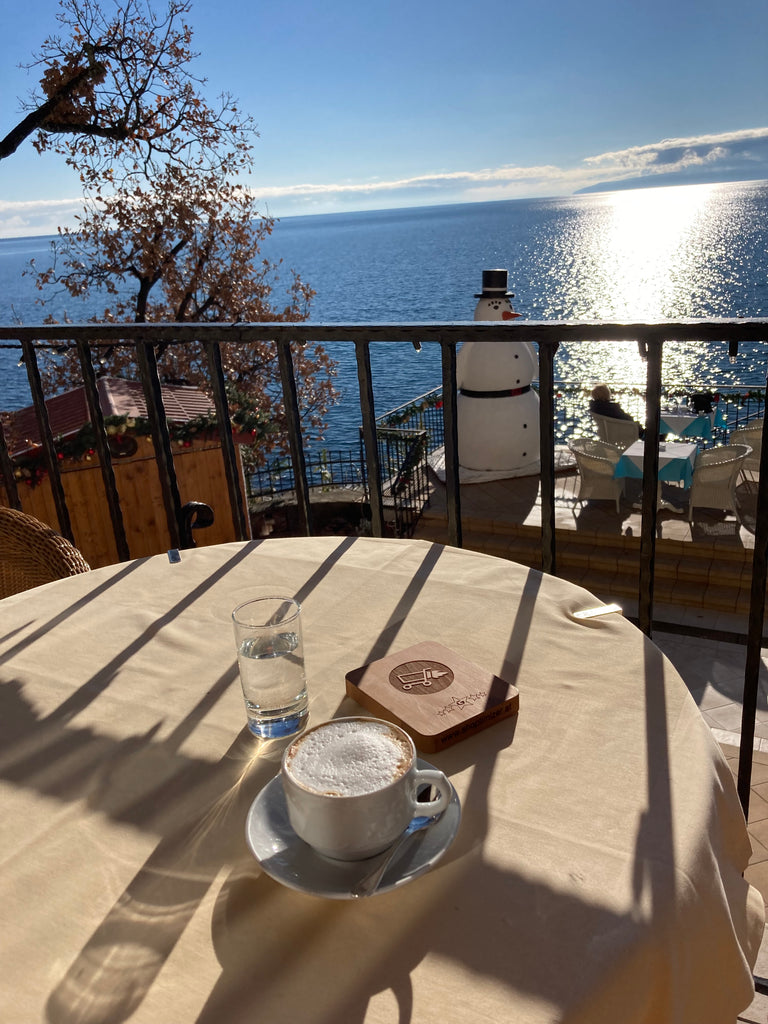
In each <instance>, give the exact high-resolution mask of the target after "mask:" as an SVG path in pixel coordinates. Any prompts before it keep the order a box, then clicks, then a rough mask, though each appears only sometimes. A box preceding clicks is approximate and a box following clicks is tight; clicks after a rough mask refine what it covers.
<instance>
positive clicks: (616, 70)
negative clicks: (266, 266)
mask: <svg viewBox="0 0 768 1024" xmlns="http://www.w3.org/2000/svg"><path fill="white" fill-rule="evenodd" d="M156 3H157V4H159V3H160V0H156ZM57 10H58V3H57V2H55V0H27V2H26V3H19V4H13V5H6V6H5V8H4V11H3V14H2V17H1V18H0V27H2V32H0V97H2V100H1V102H0V111H1V116H0V133H2V134H3V135H4V134H5V132H6V131H8V130H9V129H10V128H11V127H12V126H13V124H15V122H16V120H17V118H18V110H19V104H18V97H21V96H24V95H26V93H27V92H28V91H29V90H30V89H31V88H32V87H33V86H34V84H35V82H34V78H32V77H30V76H29V74H28V73H27V72H25V71H24V70H22V69H21V68H19V64H22V63H24V62H27V61H29V60H30V59H31V55H32V53H33V52H34V51H35V49H36V48H37V47H39V45H40V43H41V42H42V40H43V38H44V37H45V36H46V35H48V34H50V33H53V32H55V31H56V27H57V25H56V21H55V14H56V12H57ZM189 21H190V24H191V25H192V27H193V29H194V33H195V35H194V45H195V48H196V49H197V50H198V51H199V52H200V58H199V60H198V62H197V70H198V72H199V73H200V74H201V75H204V76H205V77H207V79H208V86H207V88H208V92H209V93H210V95H211V96H215V95H216V94H218V93H219V92H221V91H224V90H226V91H228V92H231V93H232V94H234V95H235V96H236V97H238V99H239V100H240V102H241V105H242V107H243V109H245V110H247V111H249V112H250V113H251V114H253V116H254V117H255V119H256V121H257V123H258V127H259V132H260V138H259V139H258V140H257V143H256V151H255V170H254V174H253V177H252V180H251V182H250V184H251V186H252V187H253V189H254V191H255V194H256V196H257V198H258V200H259V203H260V205H261V207H262V209H264V210H265V211H268V212H269V213H271V214H273V215H276V216H278V217H281V216H290V215H293V214H307V213H333V212H339V211H346V210H361V209H383V208H392V207H404V206H417V205H424V204H437V203H443V202H450V203H455V202H473V201H485V200H492V199H512V198H525V197H532V196H552V195H570V194H572V193H573V192H576V191H578V190H580V189H583V188H588V187H590V186H594V185H596V184H599V183H604V182H622V181H627V182H630V183H631V182H634V181H635V179H637V178H653V179H654V180H656V181H658V182H659V183H662V182H663V183H664V184H670V183H674V182H675V181H680V182H681V183H682V182H687V181H690V180H698V179H699V178H700V177H704V178H706V180H734V179H739V178H744V179H750V178H752V179H754V178H768V62H767V61H766V58H765V53H766V44H768V3H766V2H765V0H731V2H729V3H723V2H722V0H717V2H712V0H696V2H693V0H676V2H675V0H671V2H670V0H666V2H664V0H644V2H642V3H641V2H640V0H633V2H628V0H584V2H583V3H576V2H575V0H523V2H517V3H514V2H512V3H511V2H510V0H485V2H484V3H483V4H473V3H469V2H466V0H440V2H437V0H419V2H418V3H416V2H413V0H408V2H405V0H388V2H381V0H380V2H378V3H375V2H365V0H363V2H360V0H354V2H351V0H326V2H325V3H319V2H310V0H248V2H244V0H218V2H211V0H197V3H195V4H194V6H193V8H192V11H191V14H190V18H189ZM77 200H78V187H77V182H76V181H75V180H74V177H73V175H72V174H71V172H70V171H69V170H68V169H67V168H66V167H65V166H64V164H63V162H62V161H61V160H60V159H58V158H55V157H52V156H46V157H42V158H41V157H39V156H37V155H36V153H35V152H34V150H33V148H32V146H31V144H30V143H26V144H25V145H24V147H23V148H22V149H21V150H20V151H18V152H17V153H16V154H15V155H14V156H12V157H10V158H9V159H7V160H4V161H2V162H0V237H3V236H4V237H9V236H12V235H30V234H47V233H52V232H53V231H55V230H56V227H57V226H58V225H59V224H66V223H70V222H71V214H72V212H73V211H75V210H76V209H77V208H78V202H77Z"/></svg>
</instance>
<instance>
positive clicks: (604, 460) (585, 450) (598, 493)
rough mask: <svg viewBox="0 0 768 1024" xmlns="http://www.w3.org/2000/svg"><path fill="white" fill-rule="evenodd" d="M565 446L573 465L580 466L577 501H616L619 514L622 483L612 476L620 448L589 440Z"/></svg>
mask: <svg viewBox="0 0 768 1024" xmlns="http://www.w3.org/2000/svg"><path fill="white" fill-rule="evenodd" d="M617 422H621V421H620V420H619V421H617ZM568 447H569V448H570V450H571V451H572V452H573V454H574V455H575V457H576V465H577V466H578V467H579V493H578V494H577V495H576V498H577V500H578V501H587V500H589V499H595V500H598V501H599V500H601V499H604V500H607V501H608V500H610V501H615V502H616V511H617V512H619V511H620V507H619V505H620V501H621V496H622V494H623V492H624V480H623V478H618V479H617V478H616V477H615V476H614V475H613V474H614V472H615V470H616V464H617V462H618V461H619V459H620V458H621V449H620V448H617V447H616V445H613V444H609V443H608V442H607V441H596V440H595V439H594V438H589V437H580V438H574V440H572V441H570V442H569V443H568Z"/></svg>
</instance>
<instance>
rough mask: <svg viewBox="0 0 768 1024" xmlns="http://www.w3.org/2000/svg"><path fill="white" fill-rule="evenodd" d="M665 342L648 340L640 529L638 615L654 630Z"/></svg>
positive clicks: (646, 628) (648, 629)
mask: <svg viewBox="0 0 768 1024" xmlns="http://www.w3.org/2000/svg"><path fill="white" fill-rule="evenodd" d="M663 347H664V342H663V341H662V340H661V339H660V338H653V339H649V340H648V344H647V355H646V358H647V359H648V370H647V373H646V392H645V441H646V444H645V450H644V453H643V519H642V526H641V529H640V578H639V580H638V600H637V617H638V625H639V626H640V629H642V631H643V632H644V633H645V634H646V636H650V635H651V633H652V631H653V587H654V573H655V571H656V518H657V508H658V484H659V427H660V425H661V362H662V351H663Z"/></svg>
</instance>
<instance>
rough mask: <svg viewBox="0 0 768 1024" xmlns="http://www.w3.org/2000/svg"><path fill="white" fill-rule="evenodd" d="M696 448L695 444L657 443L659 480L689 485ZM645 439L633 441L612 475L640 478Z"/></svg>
mask: <svg viewBox="0 0 768 1024" xmlns="http://www.w3.org/2000/svg"><path fill="white" fill-rule="evenodd" d="M697 451H698V448H697V446H696V445H695V444H690V443H683V442H677V443H674V442H669V441H668V442H666V443H665V444H660V445H659V480H667V481H671V482H676V483H682V485H683V487H690V486H691V481H692V480H693V466H694V463H695V462H696V453H697ZM644 459H645V441H635V442H634V443H633V444H631V445H630V446H629V448H627V449H626V450H625V451H624V453H623V454H622V456H621V458H620V459H619V461H618V463H617V464H616V469H615V471H614V476H617V477H622V476H626V477H633V478H635V479H640V478H642V475H643V460H644Z"/></svg>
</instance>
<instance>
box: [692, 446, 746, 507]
mask: <svg viewBox="0 0 768 1024" xmlns="http://www.w3.org/2000/svg"><path fill="white" fill-rule="evenodd" d="M751 450H752V449H751V448H750V447H749V445H747V444H726V445H723V446H722V447H720V448H707V449H705V450H704V451H702V452H699V454H698V455H697V456H696V462H695V464H694V467H693V482H692V483H691V495H690V500H689V504H688V522H692V521H693V510H694V508H714V509H723V510H725V511H726V512H733V513H734V514H735V515H736V518H737V519H739V520H741V516H740V513H739V508H738V505H737V504H736V482H737V480H738V479H739V473H741V467H742V463H743V462H744V459H745V458H746V457H747V455H749V453H750V452H751Z"/></svg>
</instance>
